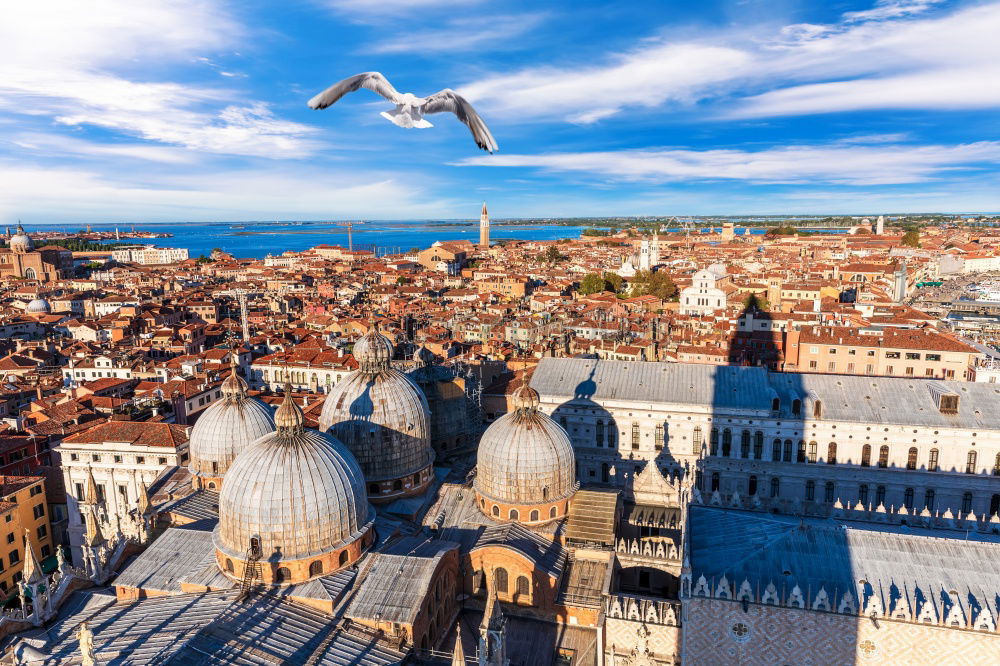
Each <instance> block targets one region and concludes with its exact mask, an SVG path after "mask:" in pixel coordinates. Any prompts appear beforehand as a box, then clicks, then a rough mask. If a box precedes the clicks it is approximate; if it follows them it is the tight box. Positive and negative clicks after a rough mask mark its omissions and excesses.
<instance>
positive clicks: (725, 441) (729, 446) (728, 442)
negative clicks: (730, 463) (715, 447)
mask: <svg viewBox="0 0 1000 666" xmlns="http://www.w3.org/2000/svg"><path fill="white" fill-rule="evenodd" d="M732 452H733V431H732V430H730V429H729V428H725V429H724V430H723V431H722V457H723V458H728V457H729V456H730V455H732Z"/></svg>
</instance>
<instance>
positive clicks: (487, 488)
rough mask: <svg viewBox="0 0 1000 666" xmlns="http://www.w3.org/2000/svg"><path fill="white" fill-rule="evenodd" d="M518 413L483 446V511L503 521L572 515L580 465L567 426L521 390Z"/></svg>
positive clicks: (495, 427)
mask: <svg viewBox="0 0 1000 666" xmlns="http://www.w3.org/2000/svg"><path fill="white" fill-rule="evenodd" d="M512 399H513V403H514V404H513V407H514V409H513V411H511V412H509V413H507V414H504V415H503V416H501V417H500V418H499V419H497V420H496V421H495V422H494V423H493V424H492V425H490V427H489V428H487V429H486V432H484V433H483V437H482V439H481V440H480V442H479V452H478V454H477V458H476V480H475V488H476V494H477V495H478V501H479V506H480V508H481V509H482V510H483V512H484V513H486V515H488V516H490V517H492V518H495V519H497V520H516V521H519V522H522V523H528V524H536V523H543V522H547V521H549V520H552V519H554V518H559V517H561V516H563V515H565V514H566V511H567V510H568V508H569V499H570V498H571V497H572V496H573V494H574V493H575V492H576V490H577V488H578V487H579V484H578V483H577V482H576V460H575V458H574V455H573V446H572V444H571V443H570V441H569V436H568V435H567V434H566V431H565V430H563V428H562V426H560V425H559V424H558V423H556V422H555V421H553V420H552V418H550V417H549V416H547V415H545V414H543V413H542V412H540V411H538V393H537V392H536V391H535V390H534V389H532V388H530V387H529V386H527V384H525V385H523V386H521V387H520V388H519V389H517V391H516V392H515V393H514V395H513V396H512Z"/></svg>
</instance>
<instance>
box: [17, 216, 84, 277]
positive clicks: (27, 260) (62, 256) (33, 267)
mask: <svg viewBox="0 0 1000 666" xmlns="http://www.w3.org/2000/svg"><path fill="white" fill-rule="evenodd" d="M6 240H7V247H6V248H0V279H4V280H9V279H13V278H21V279H25V280H38V281H39V282H51V281H54V280H59V279H62V278H65V277H70V276H71V275H72V273H73V253H72V252H70V251H69V250H67V249H65V248H62V247H58V246H55V245H46V246H45V247H42V248H37V249H36V248H35V243H34V241H33V240H32V239H31V236H29V235H28V234H27V233H25V231H24V227H22V226H21V225H20V224H18V225H17V230H16V231H15V233H14V234H13V235H10V234H8V237H7V239H6Z"/></svg>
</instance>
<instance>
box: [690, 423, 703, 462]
mask: <svg viewBox="0 0 1000 666" xmlns="http://www.w3.org/2000/svg"><path fill="white" fill-rule="evenodd" d="M691 453H693V454H694V455H696V456H697V455H700V454H701V426H695V427H694V432H692V433H691Z"/></svg>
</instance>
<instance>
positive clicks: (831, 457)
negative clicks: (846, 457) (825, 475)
mask: <svg viewBox="0 0 1000 666" xmlns="http://www.w3.org/2000/svg"><path fill="white" fill-rule="evenodd" d="M826 464H827V465H836V464H837V442H830V443H829V444H827V446H826Z"/></svg>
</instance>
